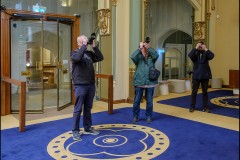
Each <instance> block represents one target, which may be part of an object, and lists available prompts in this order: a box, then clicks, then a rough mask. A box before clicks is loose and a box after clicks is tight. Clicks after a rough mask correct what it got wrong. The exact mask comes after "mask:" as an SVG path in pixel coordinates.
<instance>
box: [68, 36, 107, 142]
mask: <svg viewBox="0 0 240 160" xmlns="http://www.w3.org/2000/svg"><path fill="white" fill-rule="evenodd" d="M77 43H78V49H76V50H74V51H72V52H71V61H72V66H71V70H72V81H73V84H74V92H75V98H76V102H75V106H74V111H73V121H74V122H73V130H72V132H73V139H74V140H77V141H80V140H82V139H81V135H80V133H79V131H80V130H79V123H80V117H81V112H82V110H83V128H84V132H83V133H84V134H92V135H97V134H99V132H98V131H96V130H94V129H93V128H92V127H91V126H92V116H91V109H92V105H93V99H94V96H95V90H96V88H95V71H94V66H93V63H95V62H99V61H102V60H103V55H102V53H101V51H100V50H99V49H98V47H96V46H95V42H94V41H93V42H92V43H91V44H88V43H89V42H88V38H87V37H86V36H84V35H81V36H79V37H78V38H77ZM88 45H90V46H91V47H92V51H91V50H88V49H87V47H88ZM83 105H84V107H83Z"/></svg>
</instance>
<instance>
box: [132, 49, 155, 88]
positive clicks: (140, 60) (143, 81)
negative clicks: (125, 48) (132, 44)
mask: <svg viewBox="0 0 240 160" xmlns="http://www.w3.org/2000/svg"><path fill="white" fill-rule="evenodd" d="M147 51H148V54H149V57H148V58H147V61H145V60H144V59H145V58H144V56H143V55H142V52H141V50H139V49H137V50H136V51H134V52H133V54H132V55H131V59H132V61H133V63H134V64H135V65H136V69H135V73H134V80H133V85H134V86H143V85H154V84H157V83H158V80H156V81H150V79H149V68H150V67H152V66H155V62H156V61H157V59H158V56H159V55H158V53H157V52H156V51H155V50H154V49H153V48H148V50H147ZM147 63H148V64H147Z"/></svg>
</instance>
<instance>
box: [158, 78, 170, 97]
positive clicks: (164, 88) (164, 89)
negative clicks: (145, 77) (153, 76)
mask: <svg viewBox="0 0 240 160" xmlns="http://www.w3.org/2000/svg"><path fill="white" fill-rule="evenodd" d="M158 83H159V90H160V95H168V94H169V90H168V84H169V83H170V82H168V81H158Z"/></svg>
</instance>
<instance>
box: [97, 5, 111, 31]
mask: <svg viewBox="0 0 240 160" xmlns="http://www.w3.org/2000/svg"><path fill="white" fill-rule="evenodd" d="M97 13H98V27H99V29H100V35H109V34H110V31H109V30H110V29H109V28H110V26H109V25H110V9H99V10H97Z"/></svg>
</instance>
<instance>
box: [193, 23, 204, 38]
mask: <svg viewBox="0 0 240 160" xmlns="http://www.w3.org/2000/svg"><path fill="white" fill-rule="evenodd" d="M205 33H206V24H205V22H195V23H194V40H199V39H205Z"/></svg>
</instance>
